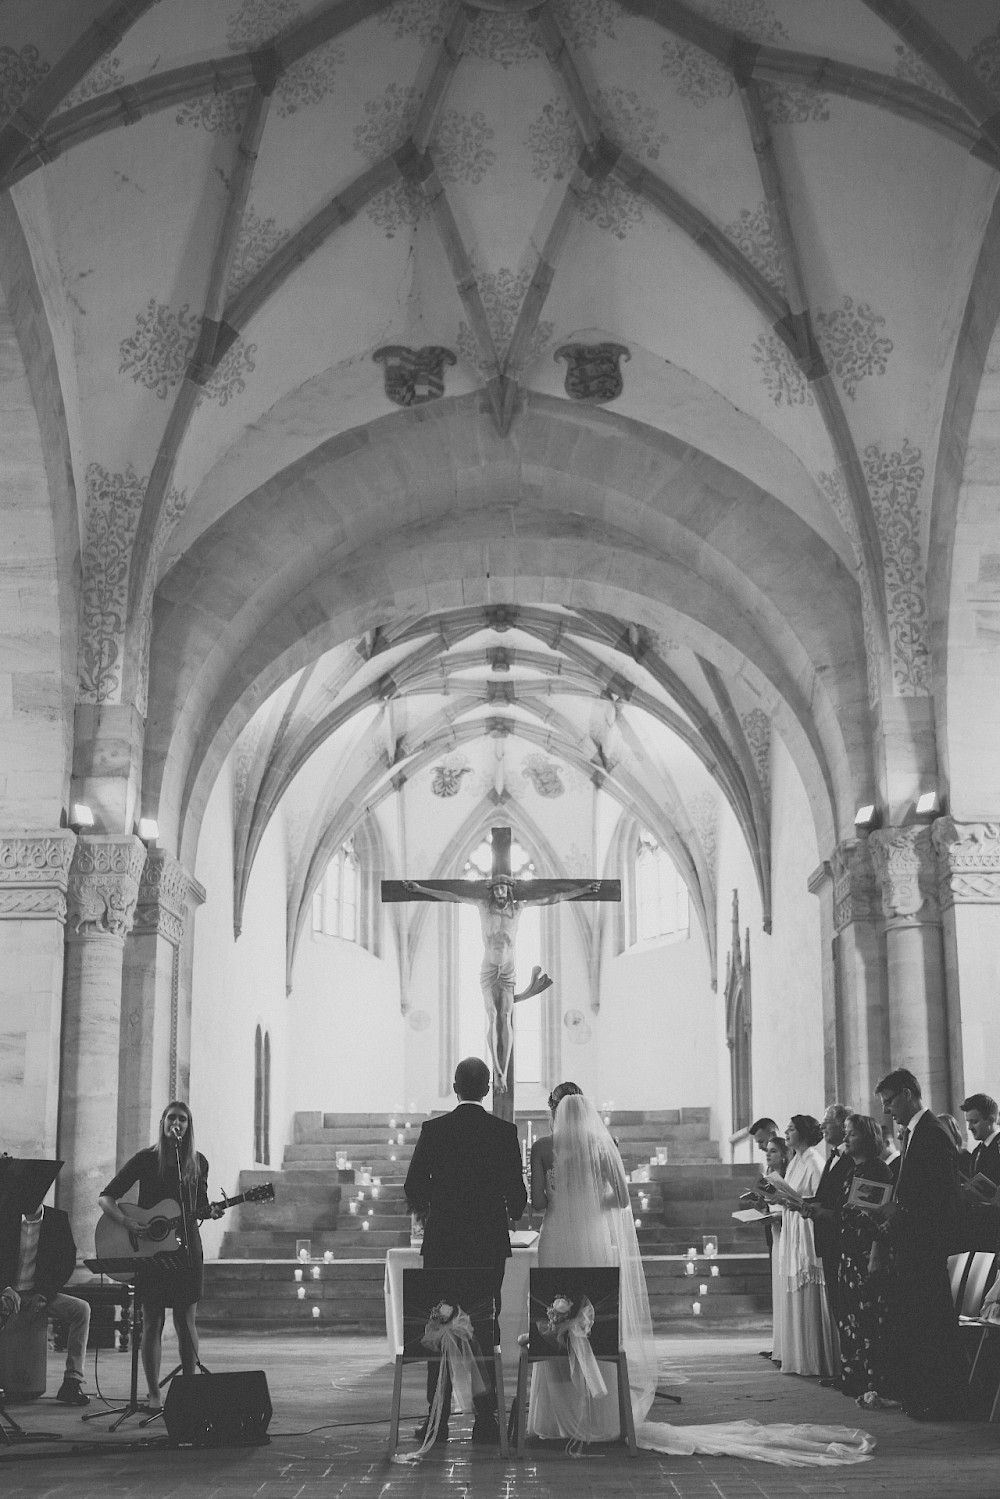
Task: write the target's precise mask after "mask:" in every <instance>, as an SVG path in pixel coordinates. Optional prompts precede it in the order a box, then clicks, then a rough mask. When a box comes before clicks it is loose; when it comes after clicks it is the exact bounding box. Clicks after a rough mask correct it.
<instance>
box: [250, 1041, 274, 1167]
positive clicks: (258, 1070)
mask: <svg viewBox="0 0 1000 1499" xmlns="http://www.w3.org/2000/svg"><path fill="white" fill-rule="evenodd" d="M253 1053H254V1056H253V1062H254V1066H253V1158H254V1161H255V1162H256V1163H257V1164H258V1165H262V1166H269V1165H270V1164H271V1036H270V1032H262V1031H261V1028H260V1026H259V1025H258V1027H257V1031H256V1034H255V1036H254V1042H253Z"/></svg>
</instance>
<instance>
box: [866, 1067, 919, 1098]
mask: <svg viewBox="0 0 1000 1499" xmlns="http://www.w3.org/2000/svg"><path fill="white" fill-rule="evenodd" d="M907 1088H908V1089H909V1091H910V1092H911V1093H912V1094H913V1096H914V1098H919V1097H920V1084H919V1083H918V1082H917V1080H916V1078H915V1077H914V1076H913V1073H912V1072H910V1071H909V1069H908V1068H906V1067H897V1068H896V1070H895V1071H894V1072H887V1073H886V1075H885V1077H884V1078H883V1079H882V1081H881V1082H880V1083H876V1084H875V1092H876V1093H883V1094H887V1095H888V1096H889V1097H890V1098H891V1097H892V1095H893V1094H894V1093H902V1092H903V1091H904V1090H905V1089H907Z"/></svg>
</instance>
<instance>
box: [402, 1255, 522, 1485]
mask: <svg viewBox="0 0 1000 1499" xmlns="http://www.w3.org/2000/svg"><path fill="white" fill-rule="evenodd" d="M495 1280H496V1272H495V1271H493V1270H481V1269H472V1268H464V1269H460V1270H453V1269H445V1268H442V1267H439V1266H434V1267H433V1268H430V1269H424V1270H404V1271H403V1326H402V1346H401V1347H400V1346H399V1343H398V1341H397V1346H396V1362H395V1370H394V1374H393V1384H392V1414H391V1417H390V1420H389V1448H388V1453H387V1456H388V1458H389V1460H390V1461H392V1460H395V1461H396V1462H403V1461H411V1460H412V1459H413V1458H415V1457H417V1456H420V1455H422V1454H423V1451H424V1450H425V1449H429V1448H430V1447H431V1446H432V1445H433V1441H434V1435H435V1434H436V1432H437V1427H438V1422H439V1421H440V1420H444V1421H447V1419H448V1409H447V1408H446V1405H445V1402H446V1401H447V1399H448V1392H449V1391H450V1390H453V1391H454V1393H455V1395H456V1397H457V1399H458V1402H459V1404H460V1406H461V1407H462V1409H463V1410H464V1409H471V1407H472V1402H473V1397H474V1396H475V1395H482V1394H487V1393H493V1394H494V1396H495V1401H496V1413H497V1424H498V1427H499V1439H498V1445H499V1451H500V1454H501V1456H502V1457H507V1456H508V1455H509V1447H508V1443H507V1409H506V1405H505V1402H504V1389H503V1363H502V1361H501V1358H500V1349H499V1346H497V1344H496V1339H495V1336H493V1335H492V1329H493V1328H494V1326H495V1323H494V1301H493V1286H494V1283H495ZM476 1328H479V1329H481V1330H482V1332H483V1336H484V1338H485V1334H486V1330H487V1329H489V1330H490V1331H491V1336H490V1337H489V1342H488V1347H483V1346H481V1344H480V1340H479V1339H477V1337H476V1332H475V1329H476ZM397 1339H398V1333H397ZM435 1361H438V1362H439V1363H440V1373H439V1375H438V1381H437V1391H436V1394H435V1400H434V1405H433V1406H432V1409H431V1415H430V1418H429V1421H428V1427H429V1430H428V1434H427V1440H426V1442H425V1443H424V1447H423V1448H421V1449H420V1451H419V1452H418V1453H411V1454H408V1455H407V1456H406V1457H405V1458H402V1457H400V1458H396V1456H395V1453H396V1447H397V1445H398V1443H399V1410H400V1404H401V1401H402V1395H403V1369H404V1367H405V1365H407V1364H416V1363H422V1364H428V1363H433V1362H435ZM491 1383H492V1391H491Z"/></svg>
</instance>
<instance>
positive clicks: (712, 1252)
mask: <svg viewBox="0 0 1000 1499" xmlns="http://www.w3.org/2000/svg"><path fill="white" fill-rule="evenodd" d="M701 1242H702V1247H703V1248H704V1250H705V1253H706V1254H707V1255H708V1258H709V1259H710V1260H711V1259H714V1258H715V1256H716V1255H717V1254H718V1252H719V1239H718V1235H717V1234H706V1235H705V1237H704V1238H703V1239H702V1241H701Z"/></svg>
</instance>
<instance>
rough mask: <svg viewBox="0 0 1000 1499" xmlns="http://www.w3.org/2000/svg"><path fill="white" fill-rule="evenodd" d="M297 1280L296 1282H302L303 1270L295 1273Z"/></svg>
mask: <svg viewBox="0 0 1000 1499" xmlns="http://www.w3.org/2000/svg"><path fill="white" fill-rule="evenodd" d="M295 1279H296V1280H301V1279H302V1271H301V1270H296V1272H295Z"/></svg>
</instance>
